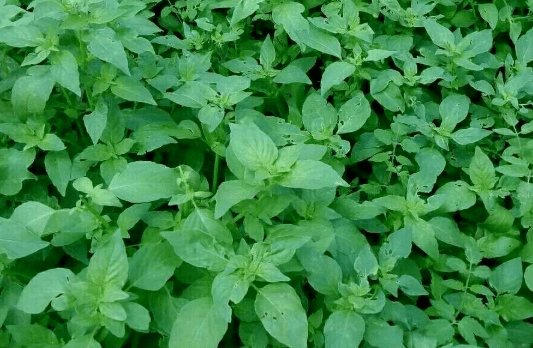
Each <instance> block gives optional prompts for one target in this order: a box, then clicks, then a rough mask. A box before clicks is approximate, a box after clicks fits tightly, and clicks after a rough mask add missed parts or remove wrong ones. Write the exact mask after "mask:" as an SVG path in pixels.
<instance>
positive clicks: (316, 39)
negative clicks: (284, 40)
mask: <svg viewBox="0 0 533 348" xmlns="http://www.w3.org/2000/svg"><path fill="white" fill-rule="evenodd" d="M298 38H299V40H300V42H301V43H303V44H305V45H307V46H309V47H311V48H314V49H315V50H317V51H320V52H322V53H325V54H329V55H332V56H334V57H337V58H340V57H341V44H340V43H339V40H337V38H336V37H335V36H333V35H330V34H328V33H326V32H325V31H323V30H320V29H317V28H316V27H315V26H314V25H312V24H309V28H308V29H307V30H304V31H302V32H299V33H298ZM296 41H297V42H298V40H296Z"/></svg>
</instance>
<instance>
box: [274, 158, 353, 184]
mask: <svg viewBox="0 0 533 348" xmlns="http://www.w3.org/2000/svg"><path fill="white" fill-rule="evenodd" d="M278 184H279V185H281V186H284V187H290V188H303V189H310V190H318V189H321V188H325V187H336V186H349V185H348V183H347V182H346V181H344V180H343V179H342V178H341V177H340V175H339V174H338V173H337V172H336V171H335V170H334V169H333V168H332V167H330V166H329V165H327V164H325V163H322V162H320V161H313V160H298V161H296V163H295V165H294V167H292V169H291V171H290V172H289V173H288V174H286V175H283V176H282V177H281V179H279V181H278Z"/></svg>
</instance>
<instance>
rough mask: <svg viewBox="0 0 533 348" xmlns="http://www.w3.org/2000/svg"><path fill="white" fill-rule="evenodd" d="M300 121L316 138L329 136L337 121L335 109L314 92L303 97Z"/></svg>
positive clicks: (323, 138) (322, 138)
mask: <svg viewBox="0 0 533 348" xmlns="http://www.w3.org/2000/svg"><path fill="white" fill-rule="evenodd" d="M302 121H303V124H304V126H305V128H306V129H307V130H308V131H310V132H311V135H312V136H313V138H315V139H316V140H325V139H328V138H330V137H331V135H332V134H333V129H334V128H335V124H336V123H337V111H336V110H335V108H334V107H333V106H332V105H331V104H328V102H327V101H326V100H325V99H324V98H322V97H321V96H319V95H318V94H316V93H313V94H311V95H309V97H307V98H306V99H305V102H304V104H303V107H302Z"/></svg>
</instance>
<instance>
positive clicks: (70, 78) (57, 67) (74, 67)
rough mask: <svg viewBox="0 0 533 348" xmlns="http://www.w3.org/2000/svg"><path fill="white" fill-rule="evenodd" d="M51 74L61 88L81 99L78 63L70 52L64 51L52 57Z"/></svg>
mask: <svg viewBox="0 0 533 348" xmlns="http://www.w3.org/2000/svg"><path fill="white" fill-rule="evenodd" d="M50 58H51V61H52V67H51V68H50V72H51V73H52V76H53V77H54V79H55V80H56V82H57V83H59V84H60V85H61V86H63V87H65V88H66V89H68V90H69V91H71V92H72V93H74V94H76V95H77V96H79V97H81V90H80V74H79V72H78V62H77V61H76V58H75V57H74V55H73V54H72V53H70V51H67V50H62V51H59V52H57V53H55V54H52V55H51V57H50Z"/></svg>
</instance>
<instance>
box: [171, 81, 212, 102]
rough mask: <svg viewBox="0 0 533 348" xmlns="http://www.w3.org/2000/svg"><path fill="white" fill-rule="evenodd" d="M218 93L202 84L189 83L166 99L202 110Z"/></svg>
mask: <svg viewBox="0 0 533 348" xmlns="http://www.w3.org/2000/svg"><path fill="white" fill-rule="evenodd" d="M215 95H216V92H215V91H214V90H213V89H211V87H209V86H207V85H204V84H203V83H201V82H196V81H188V82H186V83H185V84H184V85H183V86H181V87H180V88H178V89H177V90H176V91H174V92H172V93H166V94H165V97H166V98H167V99H170V100H172V101H173V102H174V103H176V104H179V105H182V106H186V107H189V108H195V109H200V108H202V107H204V106H205V105H207V100H211V99H213V98H214V97H215Z"/></svg>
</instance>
